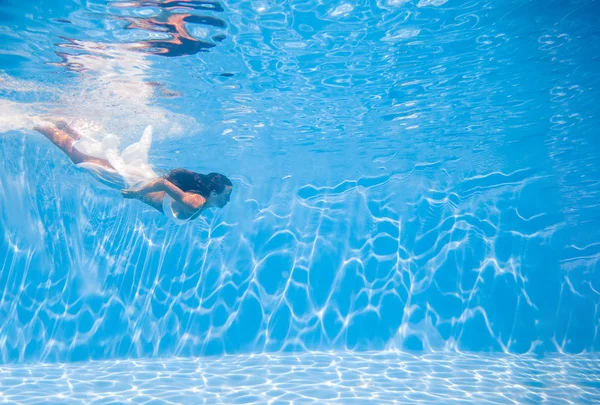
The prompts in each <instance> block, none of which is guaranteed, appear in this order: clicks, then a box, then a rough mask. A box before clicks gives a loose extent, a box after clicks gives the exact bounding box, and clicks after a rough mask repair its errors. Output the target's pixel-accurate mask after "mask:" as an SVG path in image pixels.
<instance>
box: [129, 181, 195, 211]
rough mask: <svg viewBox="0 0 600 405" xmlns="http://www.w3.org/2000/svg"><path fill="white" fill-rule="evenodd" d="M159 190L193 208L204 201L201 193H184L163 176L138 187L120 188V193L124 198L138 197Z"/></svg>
mask: <svg viewBox="0 0 600 405" xmlns="http://www.w3.org/2000/svg"><path fill="white" fill-rule="evenodd" d="M159 191H162V192H165V193H167V194H168V195H169V196H170V197H171V198H172V199H173V200H175V201H177V202H178V203H180V204H183V205H185V206H186V207H188V208H190V209H193V210H197V209H200V208H201V207H202V206H203V205H204V202H205V201H206V200H205V199H204V197H202V196H201V195H199V194H195V193H186V192H185V191H183V190H181V189H180V188H179V187H177V186H176V185H175V184H173V183H171V182H170V181H169V180H167V179H163V178H159V179H156V180H154V181H151V182H150V183H147V184H145V185H143V186H142V187H140V188H136V189H129V190H122V191H121V194H122V195H123V197H125V198H137V199H139V198H140V197H141V196H144V195H146V194H148V193H155V192H159Z"/></svg>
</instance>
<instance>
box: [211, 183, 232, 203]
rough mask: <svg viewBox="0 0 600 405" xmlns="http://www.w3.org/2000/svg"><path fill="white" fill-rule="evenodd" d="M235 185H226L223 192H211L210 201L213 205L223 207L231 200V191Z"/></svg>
mask: <svg viewBox="0 0 600 405" xmlns="http://www.w3.org/2000/svg"><path fill="white" fill-rule="evenodd" d="M232 190H233V187H231V186H225V190H223V192H222V193H221V194H217V193H216V192H214V191H213V192H212V193H210V197H209V203H210V205H211V206H212V207H218V208H223V207H224V206H226V205H227V203H228V202H229V199H230V198H231V191H232Z"/></svg>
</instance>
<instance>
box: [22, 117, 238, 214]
mask: <svg viewBox="0 0 600 405" xmlns="http://www.w3.org/2000/svg"><path fill="white" fill-rule="evenodd" d="M34 129H35V130H36V131H38V132H40V133H41V134H43V135H44V136H45V137H46V138H48V139H49V140H50V141H51V142H52V143H54V144H55V145H56V146H58V147H59V148H60V149H61V150H62V151H63V152H64V153H65V154H66V155H67V156H68V157H69V158H70V159H71V161H72V162H73V163H74V164H75V165H76V166H77V167H79V168H82V169H85V170H87V171H89V172H90V173H91V174H92V175H94V176H95V177H96V178H97V179H98V180H99V181H101V182H102V183H104V184H106V185H108V186H109V187H112V188H116V189H120V190H121V194H122V195H123V197H125V198H132V199H136V200H140V201H142V202H144V203H146V204H148V205H149V206H151V207H153V208H155V209H157V210H158V211H160V212H162V213H163V214H165V215H166V216H167V217H168V218H170V219H171V220H173V221H174V222H175V223H177V224H179V225H181V224H184V223H186V222H187V221H190V220H193V219H195V218H197V217H198V215H200V213H201V212H202V211H204V210H205V209H206V208H211V207H216V208H223V207H224V206H225V205H226V204H227V203H228V202H229V198H230V196H231V191H232V188H233V186H232V183H231V181H230V180H229V179H228V178H227V177H226V176H224V175H222V174H219V173H209V174H207V175H205V174H200V173H195V172H192V171H190V170H187V169H183V168H179V169H175V170H172V171H171V172H169V173H168V174H167V175H165V176H163V177H161V176H159V175H157V174H156V173H155V172H154V170H153V169H152V167H151V166H150V165H149V164H148V151H149V150H150V145H151V144H152V127H151V126H148V127H147V128H146V130H145V131H144V134H143V135H142V138H141V139H140V140H139V142H137V143H134V144H133V145H130V146H129V147H127V148H126V149H125V150H124V151H123V152H121V153H120V154H119V153H118V149H117V147H118V143H119V139H118V138H117V137H116V136H114V135H107V136H106V137H105V138H104V139H103V140H102V141H101V142H100V141H97V140H95V139H93V138H90V137H84V136H82V135H81V134H79V133H78V132H77V131H75V130H74V129H73V128H71V127H70V126H69V125H68V124H67V123H66V122H65V121H64V120H58V121H52V122H47V123H43V124H40V125H36V126H35V127H34Z"/></svg>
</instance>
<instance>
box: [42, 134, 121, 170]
mask: <svg viewBox="0 0 600 405" xmlns="http://www.w3.org/2000/svg"><path fill="white" fill-rule="evenodd" d="M33 129H34V130H36V131H38V132H39V133H41V134H42V135H44V136H45V137H46V138H48V139H49V140H50V141H51V142H52V143H53V144H55V145H56V146H58V147H59V148H60V150H62V151H63V152H64V153H65V154H66V155H67V156H68V157H69V159H71V161H72V162H73V163H75V164H78V163H84V162H89V163H95V164H97V165H100V166H104V167H106V168H108V169H114V168H113V167H112V165H111V164H110V163H109V162H108V160H105V159H98V158H95V157H92V156H88V155H86V154H84V153H81V152H80V151H78V150H77V149H75V147H74V146H73V143H74V142H75V139H73V138H72V137H71V136H69V134H68V133H66V132H64V131H61V130H60V129H58V127H57V126H56V125H54V124H48V125H44V126H40V125H38V126H35V127H34V128H33Z"/></svg>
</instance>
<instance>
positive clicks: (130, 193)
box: [121, 188, 141, 198]
mask: <svg viewBox="0 0 600 405" xmlns="http://www.w3.org/2000/svg"><path fill="white" fill-rule="evenodd" d="M121 195H122V196H123V198H140V195H141V194H140V191H139V190H136V189H134V188H130V189H127V190H121Z"/></svg>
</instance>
